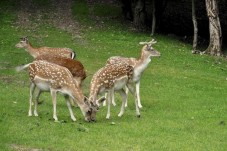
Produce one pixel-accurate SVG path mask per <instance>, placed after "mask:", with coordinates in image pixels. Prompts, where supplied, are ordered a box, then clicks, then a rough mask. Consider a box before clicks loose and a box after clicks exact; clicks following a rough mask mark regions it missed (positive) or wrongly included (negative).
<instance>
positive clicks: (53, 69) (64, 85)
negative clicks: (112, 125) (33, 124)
mask: <svg viewBox="0 0 227 151" xmlns="http://www.w3.org/2000/svg"><path fill="white" fill-rule="evenodd" d="M25 68H28V71H29V78H30V81H31V86H30V99H29V102H30V105H29V112H28V115H29V116H32V97H33V93H34V89H35V87H38V88H39V89H40V90H41V91H50V93H51V96H52V101H53V118H54V120H55V121H57V120H58V118H57V114H56V94H57V92H60V93H61V94H63V95H64V97H65V100H66V103H67V107H68V109H69V112H70V116H71V119H72V120H73V121H76V118H75V117H74V115H73V112H72V108H71V104H70V102H69V97H71V98H72V99H73V100H74V101H75V103H77V104H78V106H79V107H80V109H81V111H82V113H83V115H84V117H85V120H86V121H90V116H91V108H90V104H89V102H88V101H87V100H86V97H84V95H83V93H82V90H81V89H80V88H79V87H78V86H77V85H76V84H75V82H74V80H73V76H72V74H71V73H70V71H69V70H68V69H67V68H65V67H62V66H59V65H57V64H53V63H49V62H47V61H43V60H37V61H33V62H32V63H29V64H26V65H23V66H19V67H17V68H16V70H17V71H21V70H23V69H25ZM34 115H35V116H38V113H37V101H35V108H34Z"/></svg>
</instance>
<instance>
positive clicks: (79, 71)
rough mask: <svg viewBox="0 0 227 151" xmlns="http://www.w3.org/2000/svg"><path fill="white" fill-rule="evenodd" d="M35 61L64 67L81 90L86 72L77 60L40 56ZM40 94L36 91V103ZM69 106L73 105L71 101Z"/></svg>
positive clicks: (39, 91)
mask: <svg viewBox="0 0 227 151" xmlns="http://www.w3.org/2000/svg"><path fill="white" fill-rule="evenodd" d="M35 60H45V61H47V62H51V63H55V64H57V65H60V66H63V67H66V68H67V69H68V70H69V71H70V72H71V74H72V75H73V79H74V82H75V84H76V85H77V86H78V87H80V88H81V85H82V82H83V81H84V79H85V78H86V77H87V75H86V70H85V68H84V66H83V64H82V63H81V62H80V61H78V60H73V59H71V58H63V57H60V56H56V55H41V56H38V57H37V58H36V59H35ZM41 93H42V91H41V90H40V89H38V93H37V96H36V100H37V101H38V100H39V97H40V94H41ZM38 102H39V101H38ZM71 104H72V105H74V103H73V102H72V101H71Z"/></svg>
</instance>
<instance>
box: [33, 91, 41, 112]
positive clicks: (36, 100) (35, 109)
mask: <svg viewBox="0 0 227 151" xmlns="http://www.w3.org/2000/svg"><path fill="white" fill-rule="evenodd" d="M40 93H41V90H40V89H39V88H38V95H40ZM38 98H39V96H38ZM34 104H35V108H34V115H35V116H38V112H37V106H38V99H37V96H36V99H35V103H34Z"/></svg>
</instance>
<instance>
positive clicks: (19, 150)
mask: <svg viewBox="0 0 227 151" xmlns="http://www.w3.org/2000/svg"><path fill="white" fill-rule="evenodd" d="M10 147H11V148H12V149H13V150H17V151H43V149H36V148H29V147H27V146H22V145H17V144H11V145H10Z"/></svg>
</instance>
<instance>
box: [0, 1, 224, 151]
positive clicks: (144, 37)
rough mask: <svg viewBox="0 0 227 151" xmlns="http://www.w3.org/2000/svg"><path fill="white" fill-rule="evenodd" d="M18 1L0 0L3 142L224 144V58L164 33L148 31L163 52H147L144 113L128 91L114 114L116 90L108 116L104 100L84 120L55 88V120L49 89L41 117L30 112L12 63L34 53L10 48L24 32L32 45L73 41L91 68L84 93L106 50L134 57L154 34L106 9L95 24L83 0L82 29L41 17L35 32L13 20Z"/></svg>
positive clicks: (188, 149)
mask: <svg viewBox="0 0 227 151" xmlns="http://www.w3.org/2000/svg"><path fill="white" fill-rule="evenodd" d="M16 4H17V2H14V1H13V0H10V1H6V0H4V1H1V2H0V6H1V9H0V33H1V34H0V35H1V36H0V100H1V103H0V129H1V131H0V140H1V141H0V150H22V151H25V150H32V149H40V150H59V151H60V150H87V151H88V150H97V151H100V150H103V151H105V150H118V151H128V150H133V151H147V150H158V151H159V150H160V151H162V150H173V151H203V150H206V151H207V150H209V151H225V150H226V148H227V141H226V140H227V102H226V101H227V93H226V90H227V61H226V59H223V58H216V57H211V56H207V55H193V54H191V48H192V46H191V44H187V43H184V42H181V41H179V40H178V39H173V38H171V37H168V36H166V35H155V36H154V37H152V38H155V39H156V40H157V44H155V45H154V48H155V49H157V50H158V51H159V52H160V53H161V57H160V58H152V61H151V63H150V65H149V66H148V68H147V69H146V70H145V72H144V74H143V77H142V79H141V89H140V92H141V102H142V105H143V108H142V109H141V118H137V117H136V112H135V105H134V99H133V97H132V96H131V95H129V102H128V107H127V108H126V111H125V114H124V115H123V116H122V117H121V118H119V117H118V116H117V114H118V112H119V111H120V105H121V98H120V96H119V95H118V94H117V95H116V96H117V97H116V102H117V106H115V107H113V106H112V107H111V117H110V119H109V120H107V119H105V116H106V112H107V108H106V107H102V108H100V111H99V112H98V114H97V122H94V123H87V122H85V121H84V118H83V116H82V113H81V111H80V110H79V108H74V115H75V116H76V118H77V121H76V122H72V121H71V119H70V116H69V112H68V109H67V106H66V103H65V101H64V99H63V97H62V96H61V95H59V96H58V97H57V100H58V101H57V115H58V118H59V121H60V122H54V120H53V119H52V101H51V97H50V94H49V93H45V94H43V95H42V96H41V100H43V104H41V105H40V106H39V107H38V112H39V117H28V116H27V115H28V105H29V104H28V100H29V80H28V74H27V72H26V71H23V72H20V73H16V72H15V69H14V68H15V67H16V66H18V65H21V64H26V63H29V62H31V61H32V57H31V56H29V54H28V53H27V52H25V51H24V50H23V49H17V48H15V44H16V43H18V42H19V38H20V37H21V36H24V35H28V36H29V39H30V41H31V43H32V44H33V45H34V46H37V47H38V46H44V45H45V46H50V47H69V48H72V49H74V50H75V51H76V53H77V59H78V60H80V61H81V62H82V63H83V64H84V66H85V68H86V69H87V72H88V77H87V78H86V80H85V81H84V84H83V92H84V94H86V95H88V93H89V86H90V80H91V78H92V75H93V74H94V73H95V72H96V71H97V70H98V69H99V68H101V67H102V66H104V65H105V62H106V60H107V59H108V58H109V57H111V56H125V57H138V56H139V54H140V50H141V48H142V46H141V45H139V42H140V41H148V40H151V37H150V36H149V34H147V33H140V32H135V31H133V30H129V29H128V28H127V26H125V25H124V24H122V23H121V22H120V23H119V22H116V20H114V19H109V18H108V17H107V16H108V12H106V11H104V16H100V18H101V19H103V23H101V25H100V24H98V25H97V26H96V23H97V20H92V18H89V17H88V16H89V15H88V13H86V10H85V9H83V7H84V8H86V7H85V3H82V2H81V1H80V3H79V4H80V5H79V6H80V8H81V10H79V11H80V12H82V13H83V14H81V15H80V14H79V16H77V15H78V14H77V6H78V5H76V4H74V6H73V14H74V15H75V18H78V21H79V22H80V27H81V29H80V34H81V36H80V37H75V36H72V34H71V33H70V32H66V31H65V30H62V29H60V28H57V27H55V26H53V25H51V24H46V23H43V24H38V25H37V27H36V30H35V31H33V32H32V31H30V30H28V29H25V28H24V27H20V26H18V25H17V24H16V23H15V22H16V21H17V15H16V14H15V11H13V9H14V8H15V7H16ZM101 6H102V5H97V7H94V13H96V10H97V14H98V15H101V14H103V13H102V11H98V10H100V9H101V8H102V7H101ZM108 7H111V6H108ZM3 9H4V11H3ZM114 10H116V7H114ZM84 12H85V13H84ZM110 15H116V14H113V13H111V14H110ZM86 17H87V18H89V19H86ZM82 18H85V19H82Z"/></svg>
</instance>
